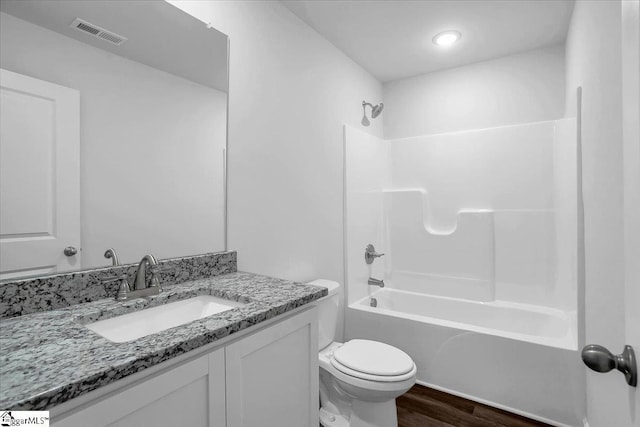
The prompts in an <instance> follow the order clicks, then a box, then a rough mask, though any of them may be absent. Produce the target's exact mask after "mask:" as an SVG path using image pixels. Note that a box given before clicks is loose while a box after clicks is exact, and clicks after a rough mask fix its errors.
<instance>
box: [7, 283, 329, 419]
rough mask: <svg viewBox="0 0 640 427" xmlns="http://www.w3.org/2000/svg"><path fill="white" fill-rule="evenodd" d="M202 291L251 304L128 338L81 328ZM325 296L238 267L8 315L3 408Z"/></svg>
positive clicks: (106, 376) (56, 397)
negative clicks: (129, 294)
mask: <svg viewBox="0 0 640 427" xmlns="http://www.w3.org/2000/svg"><path fill="white" fill-rule="evenodd" d="M198 295H213V296H217V297H221V298H225V299H230V300H235V301H239V302H243V303H245V304H246V305H244V306H242V307H238V308H234V309H232V310H229V311H225V312H223V313H219V314H214V315H212V316H209V317H207V318H204V319H200V320H196V321H193V322H191V323H187V324H185V325H182V326H177V327H175V328H171V329H168V330H166V331H163V332H159V333H157V334H153V335H148V336H146V337H142V338H140V339H137V340H134V341H130V342H126V343H114V342H111V341H109V340H107V339H106V338H103V337H102V336H100V335H98V334H96V333H95V332H92V331H90V330H89V329H87V328H86V327H85V326H84V324H87V323H91V322H94V321H97V320H103V319H108V318H111V317H114V316H118V315H121V314H125V313H130V312H134V311H137V310H140V309H142V308H146V307H152V306H157V305H161V304H165V303H167V302H173V301H178V300H182V299H186V298H190V297H192V296H198ZM325 295H327V290H326V288H322V287H318V286H312V285H302V284H299V283H295V282H291V281H287V280H281V279H275V278H272V277H266V276H259V275H255V274H250V273H242V272H237V273H229V274H223V275H219V276H214V277H209V278H205V279H198V280H192V281H188V282H184V283H180V284H175V285H170V286H165V287H164V292H162V293H161V294H160V295H158V296H153V297H147V298H139V299H135V300H131V301H126V302H117V301H115V300H113V299H111V298H110V299H103V300H98V301H94V302H88V303H84V304H78V305H73V306H70V307H66V308H61V309H58V310H53V311H46V312H39V313H33V314H29V315H25V316H19V317H14V318H9V319H4V320H2V321H0V408H1V409H12V410H47V409H49V408H51V407H53V406H55V405H58V404H60V403H62V402H65V401H67V400H70V399H73V398H74V397H77V396H79V395H81V394H83V393H86V392H89V391H91V390H95V389H97V388H99V387H101V386H104V385H106V384H109V383H111V382H114V381H116V380H118V379H121V378H124V377H126V376H128V375H131V374H134V373H136V372H138V371H140V370H143V369H145V368H148V367H150V366H153V365H156V364H158V363H161V362H164V361H166V360H169V359H171V358H173V357H176V356H178V355H180V354H184V353H186V352H188V351H190V350H193V349H196V348H198V347H201V346H203V345H206V344H208V343H211V342H213V341H216V340H219V339H221V338H224V337H226V336H228V335H230V334H233V333H236V332H238V331H241V330H243V329H246V328H248V327H250V326H253V325H255V324H258V323H260V322H262V321H265V320H267V319H271V318H273V317H275V316H278V315H280V314H283V313H286V312H288V311H290V310H293V309H295V308H297V307H300V306H302V305H305V304H307V303H309V302H311V301H314V300H316V299H319V298H321V297H323V296H325Z"/></svg>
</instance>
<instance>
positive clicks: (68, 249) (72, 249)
mask: <svg viewBox="0 0 640 427" xmlns="http://www.w3.org/2000/svg"><path fill="white" fill-rule="evenodd" d="M62 252H64V254H65V255H66V256H74V255H75V254H77V253H78V249H76V248H75V247H73V246H67V247H66V248H64V251H62Z"/></svg>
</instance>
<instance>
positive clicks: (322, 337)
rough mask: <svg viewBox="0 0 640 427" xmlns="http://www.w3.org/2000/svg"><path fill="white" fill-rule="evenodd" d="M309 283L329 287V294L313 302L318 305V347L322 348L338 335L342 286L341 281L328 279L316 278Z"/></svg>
mask: <svg viewBox="0 0 640 427" xmlns="http://www.w3.org/2000/svg"><path fill="white" fill-rule="evenodd" d="M309 284H310V285H316V286H323V287H325V288H327V289H329V295H327V296H326V297H323V298H321V299H319V300H317V301H314V302H312V303H311V304H313V305H315V306H316V307H318V349H319V350H320V349H323V348H325V347H326V346H328V345H329V344H331V343H332V342H333V340H334V339H335V337H336V325H337V323H338V310H339V306H340V291H341V290H342V287H341V286H340V283H338V282H334V281H332V280H326V279H316V280H314V281H312V282H309Z"/></svg>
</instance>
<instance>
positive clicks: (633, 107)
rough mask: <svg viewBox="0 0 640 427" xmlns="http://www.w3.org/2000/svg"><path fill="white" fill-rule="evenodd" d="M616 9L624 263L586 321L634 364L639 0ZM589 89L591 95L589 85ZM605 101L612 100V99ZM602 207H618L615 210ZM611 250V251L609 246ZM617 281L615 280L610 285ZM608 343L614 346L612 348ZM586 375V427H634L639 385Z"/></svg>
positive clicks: (638, 259) (639, 342)
mask: <svg viewBox="0 0 640 427" xmlns="http://www.w3.org/2000/svg"><path fill="white" fill-rule="evenodd" d="M619 5H620V6H621V8H620V9H619V10H620V11H621V23H622V25H621V29H622V38H621V41H622V43H621V49H622V51H621V52H622V64H621V70H622V75H621V77H622V79H621V82H622V87H621V89H622V90H621V92H620V93H621V97H620V98H619V99H620V100H621V107H622V108H621V112H622V117H619V118H620V119H621V122H618V123H621V124H622V156H621V157H622V158H621V166H622V169H623V173H622V186H623V192H622V195H623V200H622V202H623V203H622V218H623V239H622V241H621V242H620V244H621V245H622V249H623V250H622V252H621V255H622V261H623V263H624V264H620V265H621V266H622V265H624V267H623V273H624V275H623V279H622V280H623V281H624V286H618V283H611V284H610V285H611V289H612V291H611V292H614V293H615V295H614V298H610V296H607V301H613V300H615V301H616V302H619V303H618V304H612V303H607V304H601V305H599V306H598V310H596V311H594V309H593V308H591V309H590V310H591V312H588V313H587V317H588V318H589V319H591V324H592V327H594V326H595V327H596V328H597V329H598V330H599V332H598V333H599V339H602V340H604V339H607V338H608V337H607V335H606V333H607V331H609V332H610V336H611V337H614V338H612V339H611V340H609V344H610V345H609V347H608V350H609V351H610V352H611V353H614V354H620V353H621V352H622V350H623V346H624V345H629V346H631V347H633V349H634V351H635V357H636V364H637V363H638V358H639V357H640V123H639V122H640V67H639V62H640V14H639V11H640V1H638V0H624V1H621V2H620V4H619ZM598 83H600V84H602V83H601V82H598ZM591 89H592V91H593V87H592V88H591ZM608 99H613V100H615V101H616V102H617V99H615V98H608ZM591 119H593V117H591ZM616 119H618V118H616ZM604 123H605V124H606V125H603V124H602V123H595V124H592V127H594V126H609V125H611V124H613V125H615V124H616V123H615V122H611V121H610V120H608V121H605V122H604ZM606 142H608V141H603V142H602V144H603V145H602V147H604V149H606V148H607V145H606ZM604 208H605V209H607V208H611V209H618V206H604ZM587 213H588V212H585V215H586V214H587ZM599 225H600V226H602V227H606V226H607V225H608V224H606V223H602V222H601V223H600V224H599ZM605 229H606V228H605ZM605 244H606V242H605ZM612 249H613V250H615V247H612ZM591 262H593V263H596V264H597V263H598V262H601V261H600V260H597V259H593V260H592V261H591ZM587 268H589V265H587ZM596 269H597V265H596ZM618 280H619V279H618V278H617V277H616V279H615V281H616V282H618ZM608 289H609V287H607V286H606V284H604V286H603V284H599V290H600V291H601V292H606V291H607V290H608ZM594 305H597V304H594ZM621 312H623V313H621ZM612 313H613V314H614V315H613V316H612V315H611V314H612ZM612 319H615V321H612ZM622 323H624V324H622ZM620 332H622V334H620ZM596 343H597V344H600V343H599V342H596ZM614 343H615V344H614ZM611 345H615V348H614V347H612V346H611ZM587 375H588V377H587V405H588V408H587V414H588V417H587V418H588V422H589V426H590V427H640V387H631V386H629V385H627V384H626V382H625V378H624V377H623V376H622V374H620V373H619V372H617V371H616V370H613V371H612V372H610V373H607V374H605V375H606V376H601V374H595V373H591V372H588V374H587Z"/></svg>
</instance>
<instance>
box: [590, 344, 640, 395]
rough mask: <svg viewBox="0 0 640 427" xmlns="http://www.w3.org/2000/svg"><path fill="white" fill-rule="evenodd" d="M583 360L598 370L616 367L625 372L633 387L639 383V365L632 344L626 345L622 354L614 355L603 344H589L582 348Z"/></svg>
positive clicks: (608, 369) (605, 370)
mask: <svg viewBox="0 0 640 427" xmlns="http://www.w3.org/2000/svg"><path fill="white" fill-rule="evenodd" d="M582 361H583V362H584V364H585V365H587V366H588V367H589V368H591V369H593V370H594V371H596V372H609V371H610V370H612V369H614V368H615V369H617V370H618V371H620V372H622V373H623V374H624V377H625V379H626V380H627V384H629V385H630V386H631V387H636V386H637V385H638V365H637V364H636V355H635V353H634V351H633V347H631V346H630V345H625V346H624V350H623V351H622V354H617V355H613V354H611V352H610V351H609V350H607V349H606V348H605V347H603V346H601V345H597V344H589V345H587V346H585V347H584V348H583V349H582Z"/></svg>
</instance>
